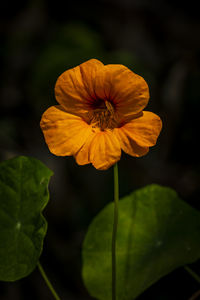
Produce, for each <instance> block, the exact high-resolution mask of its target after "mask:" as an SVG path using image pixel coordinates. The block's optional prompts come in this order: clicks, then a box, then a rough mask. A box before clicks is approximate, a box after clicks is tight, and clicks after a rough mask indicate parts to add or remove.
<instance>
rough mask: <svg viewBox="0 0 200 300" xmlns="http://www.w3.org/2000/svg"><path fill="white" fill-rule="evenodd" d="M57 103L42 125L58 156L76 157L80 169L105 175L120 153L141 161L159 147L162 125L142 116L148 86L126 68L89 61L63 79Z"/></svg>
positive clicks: (155, 118)
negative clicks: (99, 171) (87, 167)
mask: <svg viewBox="0 0 200 300" xmlns="http://www.w3.org/2000/svg"><path fill="white" fill-rule="evenodd" d="M55 97H56V100H57V102H58V103H59V105H55V106H51V107H50V108H48V109H47V110H46V111H45V112H44V114H43V115H42V119H41V122H40V126H41V129H42V131H43V133H44V137H45V141H46V143H47V145H48V147H49V150H50V151H51V152H52V153H53V154H55V155H58V156H69V155H73V156H74V157H75V159H76V162H77V163H78V164H79V165H85V164H89V163H92V165H93V166H94V167H95V168H96V169H100V170H105V169H108V168H109V167H110V166H112V165H113V164H115V163H116V162H117V161H118V160H119V159H120V157H121V150H123V151H124V152H126V153H127V154H129V155H131V156H135V157H140V156H143V155H145V154H147V152H148V151H149V147H151V146H153V145H155V144H156V140H157V137H158V135H159V133H160V131H161V127H162V122H161V120H160V118H159V117H158V116H157V115H156V114H154V113H152V112H149V111H143V109H144V108H145V106H146V105H147V103H148V100H149V89H148V85H147V83H146V82H145V80H144V79H143V78H142V77H141V76H139V75H137V74H135V73H133V72H132V71H131V70H129V69H128V68H127V67H125V66H123V65H117V64H116V65H115V64H113V65H111V64H110V65H104V64H103V63H101V62H100V61H98V60H96V59H91V60H89V61H86V62H84V63H82V64H81V65H79V66H77V67H75V68H73V69H70V70H67V71H65V72H64V73H63V74H61V75H60V77H59V78H58V80H57V82H56V85H55Z"/></svg>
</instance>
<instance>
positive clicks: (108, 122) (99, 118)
mask: <svg viewBox="0 0 200 300" xmlns="http://www.w3.org/2000/svg"><path fill="white" fill-rule="evenodd" d="M89 119H90V124H92V127H99V128H100V129H101V130H102V131H103V130H105V129H106V128H109V129H113V128H115V127H117V120H116V115H115V109H114V107H113V105H112V104H111V103H110V102H109V101H104V102H103V105H101V106H100V107H99V108H96V109H93V110H92V112H90V113H89Z"/></svg>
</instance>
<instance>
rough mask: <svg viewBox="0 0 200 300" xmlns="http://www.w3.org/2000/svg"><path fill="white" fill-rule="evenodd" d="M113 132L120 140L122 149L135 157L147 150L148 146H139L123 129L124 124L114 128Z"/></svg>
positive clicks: (145, 152)
mask: <svg viewBox="0 0 200 300" xmlns="http://www.w3.org/2000/svg"><path fill="white" fill-rule="evenodd" d="M114 134H115V135H116V137H117V138H118V140H119V142H120V146H121V148H122V150H123V151H124V152H125V153H127V154H129V155H131V156H135V157H140V156H143V155H145V154H147V153H148V152H149V147H141V146H139V145H138V144H137V143H136V142H135V141H134V140H133V139H132V138H131V137H130V136H129V135H128V134H127V132H126V130H124V126H123V127H121V128H115V129H114Z"/></svg>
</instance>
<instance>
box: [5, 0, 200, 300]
mask: <svg viewBox="0 0 200 300" xmlns="http://www.w3.org/2000/svg"><path fill="white" fill-rule="evenodd" d="M197 5H198V2H194V1H190V2H189V3H188V1H187V2H181V5H180V2H178V1H166V0H160V1H158V0H154V1H148V0H123V1H122V0H107V1H106V0H96V1H92V2H91V1H89V0H85V1H78V0H74V1H65V4H62V2H61V1H45V0H35V1H34V0H32V1H30V0H26V1H25V0H24V1H15V2H11V1H9V0H8V1H2V2H1V4H0V7H1V9H0V16H1V18H0V33H1V36H0V41H1V48H0V62H1V81H0V160H1V161H3V160H5V159H9V158H12V157H14V156H18V155H27V156H33V157H35V158H38V159H40V160H41V161H42V162H43V163H44V164H46V165H47V166H48V167H49V168H50V169H52V170H53V171H54V176H53V177H52V179H51V182H50V187H49V188H50V201H49V204H48V206H47V207H46V209H45V212H44V214H45V217H46V218H47V220H48V223H49V226H48V233H47V236H46V238H45V241H44V251H43V254H42V256H41V263H42V264H43V266H44V268H45V270H46V272H47V274H48V276H49V278H50V279H51V280H52V282H53V283H54V285H55V287H56V289H57V291H58V293H59V294H60V296H61V298H62V299H63V300H89V299H92V298H91V297H90V296H89V295H88V293H87V291H86V289H85V287H84V285H83V282H82V279H81V246H82V242H83V239H84V236H85V233H86V231H87V228H88V225H89V224H90V222H91V220H92V219H93V217H94V216H95V215H96V214H97V213H98V212H99V211H100V210H101V209H102V208H103V207H104V206H105V205H106V204H107V203H108V202H110V201H112V199H113V171H112V168H111V169H109V170H107V171H97V170H96V169H94V168H93V167H92V166H90V165H88V166H82V167H80V166H78V165H76V163H75V160H74V159H73V158H72V157H66V158H61V157H56V156H54V155H53V154H51V153H50V152H49V150H48V148H47V146H46V144H45V142H44V138H43V135H42V132H41V130H40V127H39V122H40V118H41V115H42V113H43V112H44V111H45V110H46V109H47V108H48V107H49V106H52V105H54V104H56V100H55V97H54V85H55V81H56V79H57V77H58V76H59V75H60V74H61V73H62V72H63V71H65V70H67V69H69V68H71V67H74V66H77V65H79V64H80V63H82V62H84V61H86V60H88V59H90V58H97V59H99V60H101V61H102V62H103V63H104V64H108V63H117V64H124V65H126V66H127V67H129V68H130V69H131V70H133V71H134V72H135V73H138V74H139V75H141V76H143V77H144V78H145V80H146V81H147V83H148V85H149V88H150V94H151V98H150V102H149V104H148V107H147V109H146V110H150V111H153V112H155V113H157V114H158V115H159V116H160V117H161V118H162V120H163V130H162V133H161V135H160V137H159V140H158V143H157V145H156V146H155V147H153V148H151V150H150V152H149V154H148V155H147V156H145V157H143V158H139V159H136V158H131V157H129V156H127V155H122V159H121V161H120V162H119V171H120V174H119V177H120V195H121V196H124V195H126V194H128V193H130V192H132V191H133V190H135V189H137V188H140V187H143V186H144V185H147V184H151V183H158V184H161V185H167V186H170V187H172V188H174V189H175V190H176V191H177V192H178V194H179V195H180V197H181V198H182V199H184V200H185V201H186V202H188V203H189V204H190V205H192V206H193V207H196V208H197V209H200V204H199V193H200V186H199V182H200V165H199V146H198V140H199V116H198V114H199V112H200V88H199V85H200V69H199V60H200V39H199V32H200V22H199V8H198V6H197ZM193 267H194V269H196V271H197V272H198V271H199V270H200V264H199V263H198V262H197V263H196V264H195V265H194V266H193ZM198 289H199V286H198V285H197V283H196V282H195V281H194V279H192V278H191V277H189V275H188V274H187V273H186V272H185V271H184V270H183V269H179V270H176V271H174V272H173V273H171V274H169V275H168V276H166V277H164V278H163V279H161V280H160V281H159V282H158V283H156V284H154V285H153V286H152V287H151V288H149V289H148V290H147V291H145V292H144V294H143V295H141V296H140V297H139V298H138V299H139V300H145V299H154V300H156V299H158V300H167V299H170V300H171V299H172V300H173V299H176V300H177V299H178V300H179V299H183V300H186V299H190V297H191V296H192V294H194V293H195V292H196V291H197V290H198ZM0 299H1V300H23V299H39V300H40V299H46V300H51V299H53V298H52V296H51V294H50V292H49V291H48V289H47V287H46V285H45V283H44V281H43V279H42V278H41V276H40V274H39V272H38V270H37V269H36V270H35V271H34V272H33V273H32V274H31V275H30V276H29V277H27V278H25V279H23V280H19V281H18V282H15V283H4V282H0ZM199 299H200V298H199Z"/></svg>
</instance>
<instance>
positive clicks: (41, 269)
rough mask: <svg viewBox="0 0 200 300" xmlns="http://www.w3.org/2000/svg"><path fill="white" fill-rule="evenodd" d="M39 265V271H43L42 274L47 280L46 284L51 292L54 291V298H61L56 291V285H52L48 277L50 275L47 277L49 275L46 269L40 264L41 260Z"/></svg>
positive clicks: (57, 299) (56, 299) (58, 299)
mask: <svg viewBox="0 0 200 300" xmlns="http://www.w3.org/2000/svg"><path fill="white" fill-rule="evenodd" d="M37 265H38V269H39V271H40V273H41V275H42V277H43V279H44V281H45V282H46V284H47V286H48V288H49V290H50V291H51V293H52V295H53V297H54V299H55V300H61V299H60V297H59V296H58V294H57V293H56V291H55V289H54V287H53V286H52V284H51V282H50V280H49V279H48V277H47V275H46V273H45V271H44V269H43V267H42V265H41V264H40V262H38V264H37Z"/></svg>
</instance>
